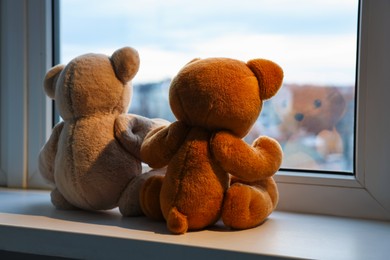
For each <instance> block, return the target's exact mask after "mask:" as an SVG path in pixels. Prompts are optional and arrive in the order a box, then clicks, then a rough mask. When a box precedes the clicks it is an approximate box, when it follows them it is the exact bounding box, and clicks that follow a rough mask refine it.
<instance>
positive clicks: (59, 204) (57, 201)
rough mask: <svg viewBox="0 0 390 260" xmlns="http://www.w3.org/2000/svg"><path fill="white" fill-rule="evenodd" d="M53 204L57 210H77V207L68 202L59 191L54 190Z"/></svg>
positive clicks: (52, 194)
mask: <svg viewBox="0 0 390 260" xmlns="http://www.w3.org/2000/svg"><path fill="white" fill-rule="evenodd" d="M50 197H51V203H53V205H54V206H55V207H56V208H57V209H63V210H74V209H77V207H75V206H73V205H72V204H70V202H68V201H67V200H66V199H65V198H64V196H63V195H62V194H61V193H60V192H59V191H58V189H57V188H56V189H54V190H52V192H51V194H50Z"/></svg>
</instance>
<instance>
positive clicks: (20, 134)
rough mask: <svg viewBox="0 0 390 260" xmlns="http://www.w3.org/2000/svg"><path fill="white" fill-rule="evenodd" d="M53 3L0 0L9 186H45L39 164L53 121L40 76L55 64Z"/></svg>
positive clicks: (3, 150) (1, 149)
mask: <svg viewBox="0 0 390 260" xmlns="http://www.w3.org/2000/svg"><path fill="white" fill-rule="evenodd" d="M53 3H54V1H45V0H39V1H28V0H16V1H13V0H2V1H1V2H0V5H1V8H0V11H1V18H0V19H1V31H0V33H1V45H0V47H1V50H0V51H1V65H0V68H1V76H2V77H1V99H0V104H1V116H0V120H1V128H0V141H1V142H0V144H1V146H0V156H1V158H0V159H1V160H0V176H2V177H1V178H0V179H2V180H3V182H5V183H3V184H4V185H5V186H7V187H15V188H27V187H28V188H43V187H48V186H47V184H45V182H44V181H43V179H42V177H41V176H40V174H39V172H38V169H37V168H38V154H39V151H40V148H41V147H42V145H43V144H44V142H45V141H46V140H47V138H48V137H49V135H50V133H51V127H52V124H51V120H52V109H51V108H52V101H51V100H50V99H49V98H48V97H46V94H45V93H44V92H43V87H42V86H43V85H42V82H43V78H44V76H45V74H46V71H47V70H48V69H49V68H50V67H52V65H53V62H52V60H53V49H52V47H53V43H52V39H53V37H52V29H53V27H52V24H53V23H52V11H53V10H52V6H53Z"/></svg>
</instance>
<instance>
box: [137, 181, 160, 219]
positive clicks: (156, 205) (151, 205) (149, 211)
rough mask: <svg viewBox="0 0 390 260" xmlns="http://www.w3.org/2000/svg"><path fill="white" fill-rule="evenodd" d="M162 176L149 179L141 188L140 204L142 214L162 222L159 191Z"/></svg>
mask: <svg viewBox="0 0 390 260" xmlns="http://www.w3.org/2000/svg"><path fill="white" fill-rule="evenodd" d="M163 181H164V176H162V175H155V176H152V177H151V178H149V179H148V180H147V181H146V182H145V183H144V185H143V186H142V188H141V192H140V204H141V208H142V211H143V213H144V214H145V215H146V216H147V217H149V218H151V219H154V220H164V216H163V214H162V211H161V206H160V191H161V187H162V184H163Z"/></svg>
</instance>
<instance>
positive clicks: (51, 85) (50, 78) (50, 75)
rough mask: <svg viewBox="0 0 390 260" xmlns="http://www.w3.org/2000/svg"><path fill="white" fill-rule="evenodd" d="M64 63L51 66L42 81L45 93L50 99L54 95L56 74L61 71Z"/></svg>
mask: <svg viewBox="0 0 390 260" xmlns="http://www.w3.org/2000/svg"><path fill="white" fill-rule="evenodd" d="M64 67H65V66H64V65H62V64H59V65H56V66H54V67H53V68H51V69H50V70H49V71H48V72H47V73H46V76H45V79H44V81H43V87H44V89H45V92H46V95H48V96H49V97H50V98H51V99H54V97H55V95H56V83H57V80H58V76H59V75H60V73H61V71H62V70H63V69H64Z"/></svg>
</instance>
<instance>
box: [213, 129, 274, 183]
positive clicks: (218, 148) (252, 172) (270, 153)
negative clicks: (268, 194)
mask: <svg viewBox="0 0 390 260" xmlns="http://www.w3.org/2000/svg"><path fill="white" fill-rule="evenodd" d="M211 150H212V154H213V156H214V158H215V159H216V160H217V161H218V163H219V164H220V166H221V167H222V168H223V169H224V170H225V171H227V172H229V173H230V174H232V175H234V176H236V177H238V178H240V179H243V180H245V181H256V180H261V179H264V178H267V177H270V176H272V175H274V174H275V173H276V171H277V170H278V169H279V167H280V165H281V162H282V149H281V147H280V145H279V143H278V142H277V141H276V140H274V139H272V138H270V137H266V136H261V137H259V138H257V139H256V140H255V142H254V143H253V145H252V146H250V145H248V144H247V143H245V142H244V141H243V140H242V139H240V138H237V137H235V136H234V135H232V134H230V133H228V132H225V131H221V132H218V133H216V134H215V135H214V137H213V138H212V140H211Z"/></svg>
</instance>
